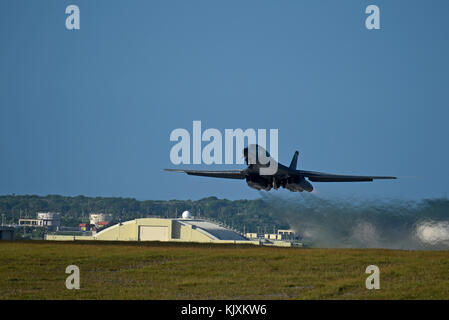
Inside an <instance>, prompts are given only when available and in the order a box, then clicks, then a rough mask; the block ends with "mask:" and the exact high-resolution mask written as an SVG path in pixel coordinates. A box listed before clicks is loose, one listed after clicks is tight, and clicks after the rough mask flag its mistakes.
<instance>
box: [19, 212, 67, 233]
mask: <svg viewBox="0 0 449 320" xmlns="http://www.w3.org/2000/svg"><path fill="white" fill-rule="evenodd" d="M19 225H20V226H24V227H46V228H48V229H50V230H56V229H57V228H59V227H60V226H61V215H60V214H59V213H58V212H38V213H37V214H36V219H19Z"/></svg>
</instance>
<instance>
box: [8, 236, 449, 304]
mask: <svg viewBox="0 0 449 320" xmlns="http://www.w3.org/2000/svg"><path fill="white" fill-rule="evenodd" d="M71 264H75V265H77V266H78V267H79V268H80V278H81V289H80V290H68V289H66V287H65V279H66V277H67V276H68V275H67V274H66V273H65V268H66V267H67V266H68V265H71ZM371 264H374V265H377V266H378V267H379V268H380V286H381V288H380V290H367V289H366V288H365V279H366V277H367V276H368V275H367V274H365V269H366V267H367V266H368V265H371ZM448 298H449V252H448V251H397V250H377V249H304V248H273V247H259V246H234V245H199V244H174V243H110V242H103V243H99V242H87V243H81V242H76V243H57V242H44V241H27V242H19V241H17V242H6V241H0V299H448Z"/></svg>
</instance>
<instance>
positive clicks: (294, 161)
mask: <svg viewBox="0 0 449 320" xmlns="http://www.w3.org/2000/svg"><path fill="white" fill-rule="evenodd" d="M298 155H299V152H298V151H295V154H294V155H293V158H292V162H291V163H290V169H293V170H295V169H296V165H297V163H298Z"/></svg>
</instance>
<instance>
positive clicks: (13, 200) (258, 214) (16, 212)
mask: <svg viewBox="0 0 449 320" xmlns="http://www.w3.org/2000/svg"><path fill="white" fill-rule="evenodd" d="M185 210H189V211H190V212H191V213H192V214H193V215H194V216H198V215H200V217H201V218H210V219H215V220H218V221H220V222H222V223H225V224H227V225H232V226H233V227H234V228H235V229H237V230H240V231H243V229H245V231H246V232H255V231H257V228H258V227H260V228H261V230H263V228H266V229H267V230H272V227H273V225H277V226H280V225H283V226H284V227H288V225H287V224H286V223H285V222H284V221H279V218H274V217H272V216H271V215H270V214H269V213H270V209H269V206H267V204H266V203H264V201H263V200H262V199H258V200H235V201H231V200H227V199H218V198H217V197H208V198H204V199H201V200H197V201H192V200H168V201H161V200H145V201H139V200H136V199H133V198H115V197H85V196H81V195H80V196H76V197H65V196H60V195H48V196H44V197H41V196H36V195H5V196H0V213H4V214H5V221H6V222H7V223H11V222H12V220H13V219H14V222H16V223H17V222H18V219H19V218H20V217H22V218H23V217H25V216H28V217H34V216H35V214H36V212H38V211H55V212H60V213H61V223H62V224H63V225H64V226H73V227H74V226H77V225H78V224H79V223H83V222H86V220H87V218H88V215H89V213H92V212H105V213H111V214H112V215H113V217H114V220H113V222H118V221H120V220H121V221H126V220H132V219H136V218H142V217H150V216H160V217H168V218H174V217H176V216H177V217H180V216H181V214H182V212H183V211H185Z"/></svg>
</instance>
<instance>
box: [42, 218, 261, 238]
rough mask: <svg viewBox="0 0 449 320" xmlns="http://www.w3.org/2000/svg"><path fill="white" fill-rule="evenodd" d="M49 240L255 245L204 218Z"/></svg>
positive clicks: (133, 223)
mask: <svg viewBox="0 0 449 320" xmlns="http://www.w3.org/2000/svg"><path fill="white" fill-rule="evenodd" d="M46 240H62V241H64V240H65V241H68V240H105V241H182V242H209V243H253V244H259V241H257V240H254V241H251V240H248V239H247V238H245V237H244V236H243V235H241V234H239V233H238V232H236V231H233V230H230V229H228V228H225V227H223V226H221V225H219V224H217V223H214V222H211V221H208V220H203V219H193V218H185V219H163V218H142V219H135V220H130V221H126V222H123V223H118V224H115V225H113V226H110V227H108V228H106V229H104V230H102V231H100V232H98V233H92V234H91V235H63V234H47V235H46Z"/></svg>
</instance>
